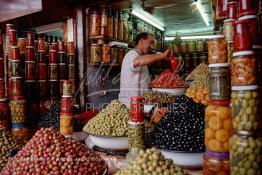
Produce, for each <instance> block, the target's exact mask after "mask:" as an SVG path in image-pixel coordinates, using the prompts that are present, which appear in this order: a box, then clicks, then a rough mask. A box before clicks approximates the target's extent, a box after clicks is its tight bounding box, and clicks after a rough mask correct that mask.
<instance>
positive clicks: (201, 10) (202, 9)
mask: <svg viewBox="0 0 262 175" xmlns="http://www.w3.org/2000/svg"><path fill="white" fill-rule="evenodd" d="M195 4H196V7H197V9H198V11H199V12H200V14H201V16H202V18H203V20H204V21H205V23H206V25H207V26H209V22H208V17H207V14H206V13H205V10H204V7H203V6H202V4H201V2H200V0H198V1H197V2H195Z"/></svg>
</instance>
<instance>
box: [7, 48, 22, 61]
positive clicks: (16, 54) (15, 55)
mask: <svg viewBox="0 0 262 175" xmlns="http://www.w3.org/2000/svg"><path fill="white" fill-rule="evenodd" d="M9 58H10V59H11V60H20V59H21V58H20V50H19V48H18V47H17V46H11V55H10V57H9Z"/></svg>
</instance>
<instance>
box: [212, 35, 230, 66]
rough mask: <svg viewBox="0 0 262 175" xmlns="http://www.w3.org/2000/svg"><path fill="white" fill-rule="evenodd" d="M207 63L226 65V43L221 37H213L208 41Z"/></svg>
mask: <svg viewBox="0 0 262 175" xmlns="http://www.w3.org/2000/svg"><path fill="white" fill-rule="evenodd" d="M208 62H209V64H213V63H227V42H226V40H225V38H224V36H223V35H214V36H213V37H212V38H211V39H209V40H208Z"/></svg>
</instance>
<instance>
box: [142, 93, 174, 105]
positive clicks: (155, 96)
mask: <svg viewBox="0 0 262 175" xmlns="http://www.w3.org/2000/svg"><path fill="white" fill-rule="evenodd" d="M143 97H144V99H145V100H144V104H155V103H158V104H161V103H172V102H173V99H174V96H173V95H170V94H168V93H164V92H158V91H148V92H146V93H144V94H143Z"/></svg>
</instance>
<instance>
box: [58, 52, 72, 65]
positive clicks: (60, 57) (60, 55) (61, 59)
mask: <svg viewBox="0 0 262 175" xmlns="http://www.w3.org/2000/svg"><path fill="white" fill-rule="evenodd" d="M68 56H71V55H67V57H68ZM66 59H67V58H66V55H65V53H61V52H60V53H58V63H66V62H67V61H66Z"/></svg>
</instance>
